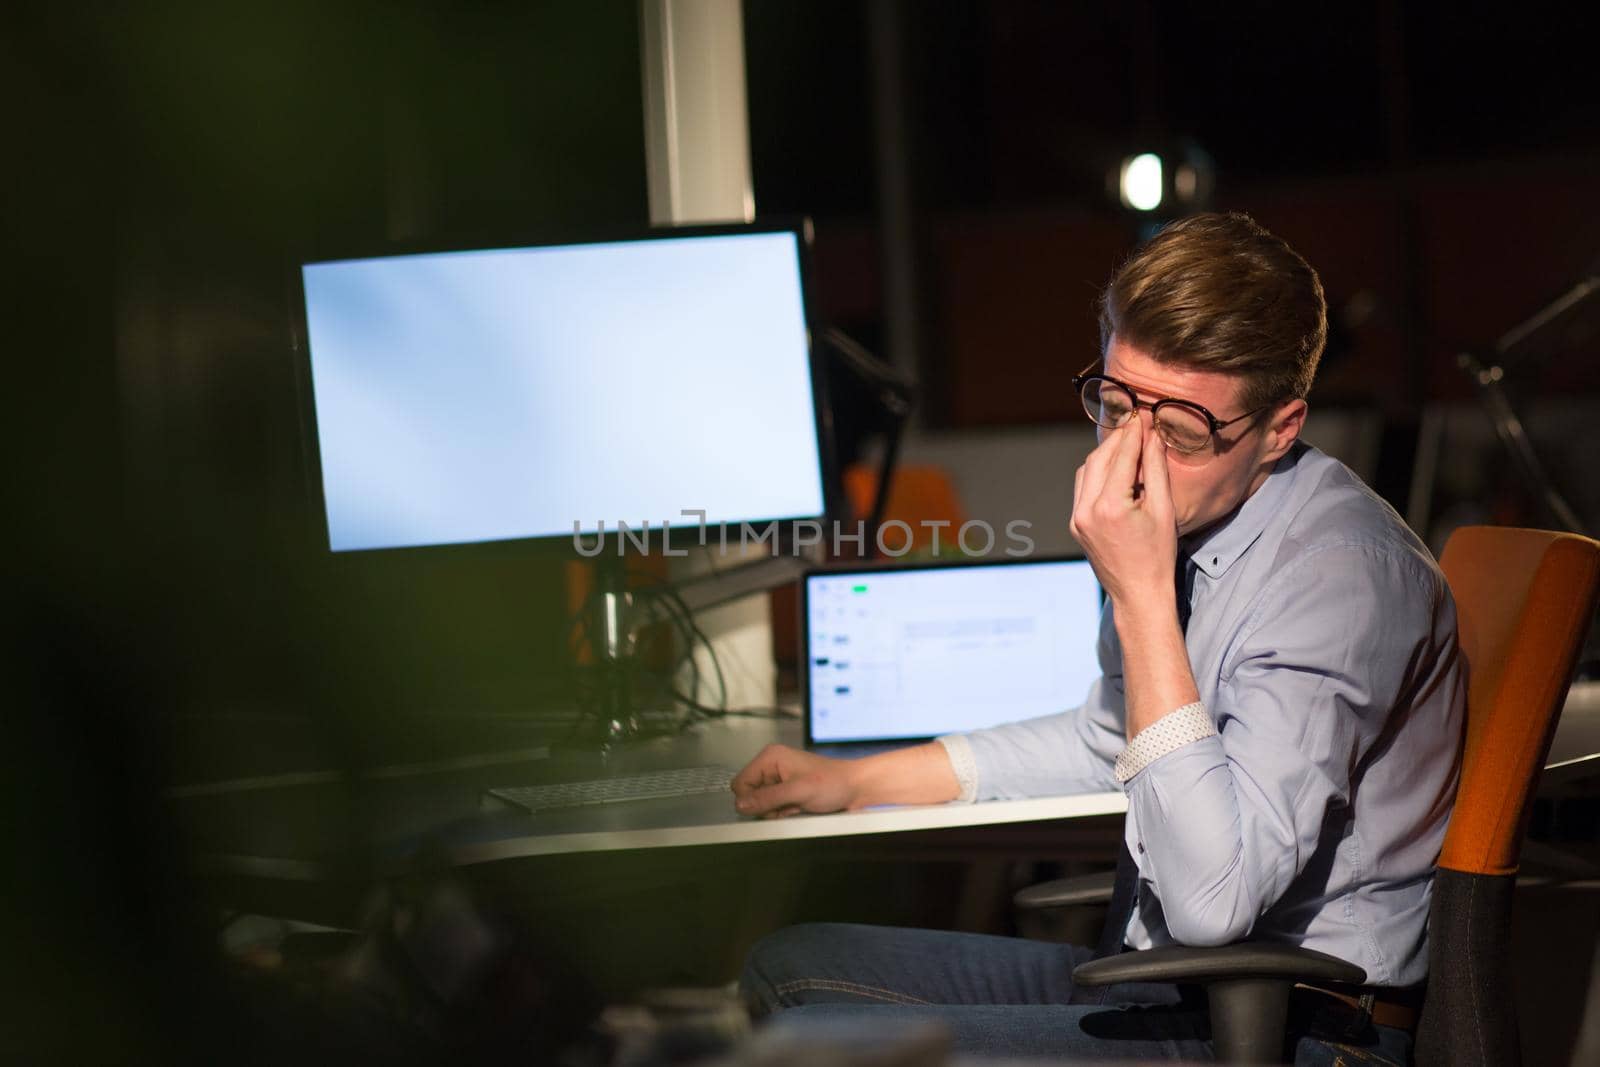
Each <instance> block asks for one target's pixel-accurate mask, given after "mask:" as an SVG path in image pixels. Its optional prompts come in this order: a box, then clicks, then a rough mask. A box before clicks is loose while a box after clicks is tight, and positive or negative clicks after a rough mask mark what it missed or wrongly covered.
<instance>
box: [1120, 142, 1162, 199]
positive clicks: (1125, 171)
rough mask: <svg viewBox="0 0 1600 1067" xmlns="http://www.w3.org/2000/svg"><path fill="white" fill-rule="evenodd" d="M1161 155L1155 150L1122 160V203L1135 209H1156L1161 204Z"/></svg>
mask: <svg viewBox="0 0 1600 1067" xmlns="http://www.w3.org/2000/svg"><path fill="white" fill-rule="evenodd" d="M1163 184H1164V183H1163V182H1162V180H1161V157H1160V156H1158V155H1156V154H1155V153H1154V152H1144V153H1141V154H1139V155H1137V156H1129V157H1128V158H1127V159H1124V160H1123V161H1122V178H1121V181H1120V183H1119V188H1120V191H1121V193H1122V203H1123V205H1124V206H1125V207H1131V208H1133V209H1134V210H1135V211H1154V210H1155V209H1156V208H1158V207H1160V206H1161V193H1162V187H1163Z"/></svg>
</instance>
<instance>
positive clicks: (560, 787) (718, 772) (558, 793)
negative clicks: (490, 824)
mask: <svg viewBox="0 0 1600 1067" xmlns="http://www.w3.org/2000/svg"><path fill="white" fill-rule="evenodd" d="M732 780H733V772H732V771H730V770H728V768H726V767H684V768H681V769H679V770H673V771H652V772H650V773H647V774H631V775H624V776H622V777H618V778H595V779H592V780H589V781H583V782H557V783H556V784H554V785H522V786H508V787H506V788H503V789H490V790H489V791H488V792H489V795H490V796H495V797H499V798H500V799H501V800H504V801H507V802H509V803H511V804H515V805H516V806H517V807H519V808H526V809H528V810H529V811H545V810H548V809H550V808H582V807H591V806H593V805H596V804H617V803H621V802H622V801H625V800H653V799H656V798H659V797H682V796H692V795H694V794H696V793H723V792H727V790H728V783H729V782H731V781H732Z"/></svg>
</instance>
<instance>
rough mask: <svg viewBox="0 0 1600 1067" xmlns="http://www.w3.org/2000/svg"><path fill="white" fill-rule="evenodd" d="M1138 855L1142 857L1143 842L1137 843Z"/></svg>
mask: <svg viewBox="0 0 1600 1067" xmlns="http://www.w3.org/2000/svg"><path fill="white" fill-rule="evenodd" d="M1139 855H1141V856H1142V855H1144V842H1143V841H1140V842H1139Z"/></svg>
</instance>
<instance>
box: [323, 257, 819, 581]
mask: <svg viewBox="0 0 1600 1067" xmlns="http://www.w3.org/2000/svg"><path fill="white" fill-rule="evenodd" d="M805 238H806V229H805V228H804V227H803V226H790V227H781V228H771V227H765V228H764V227H740V228H722V229H715V230H706V231H696V232H689V233H680V232H668V233H659V234H653V235H651V236H649V237H645V238H639V239H630V240H607V241H589V242H582V243H571V244H560V245H540V246H530V247H519V248H484V249H475V250H465V251H449V252H430V253H420V254H406V255H385V256H376V257H368V258H359V259H331V260H321V261H317V262H308V263H304V264H303V265H302V266H301V269H300V281H301V285H302V290H303V293H304V305H303V311H304V320H303V327H304V331H303V334H301V336H300V337H299V341H300V342H301V346H302V348H303V350H304V352H305V355H306V357H307V362H306V366H307V367H308V370H309V376H308V380H309V385H310V399H311V408H312V411H313V416H314V417H313V419H312V427H311V428H312V430H313V433H312V435H311V437H310V439H311V441H312V442H313V453H314V459H315V462H314V464H313V468H314V470H313V474H314V477H315V479H316V480H317V481H318V483H319V484H320V488H321V492H320V494H319V495H320V499H321V503H322V506H323V515H324V517H325V520H326V536H327V544H328V547H329V548H331V549H332V550H333V551H334V552H357V551H363V550H374V549H401V548H415V547H420V546H441V545H460V544H472V543H482V542H493V541H505V540H510V539H523V538H546V539H555V538H567V539H573V538H574V537H575V534H578V533H583V534H589V533H593V532H596V531H599V530H600V529H601V528H602V526H603V528H604V529H605V530H606V531H607V540H608V541H610V540H611V539H612V537H613V534H614V531H616V529H617V527H618V523H619V522H623V523H627V524H628V526H629V527H631V528H633V529H635V530H637V529H638V528H639V527H640V526H641V525H642V524H643V523H644V522H646V521H648V522H649V524H650V526H651V528H652V529H656V530H659V529H660V527H661V524H662V522H663V521H670V522H672V523H673V525H674V526H675V527H679V528H681V527H682V526H684V525H685V524H693V523H694V522H695V521H696V520H694V519H690V518H686V517H685V515H684V513H685V512H686V511H694V512H704V514H705V522H706V523H707V524H708V525H710V526H717V525H728V524H739V523H747V522H748V523H752V524H756V523H767V522H771V521H782V520H794V519H801V518H815V517H819V516H822V515H824V514H826V513H827V500H826V491H825V485H826V482H827V478H826V473H825V470H824V455H825V452H824V449H823V447H822V435H823V426H824V421H823V417H822V414H821V412H820V410H819V407H818V404H817V396H818V394H819V383H818V381H817V377H818V373H819V368H818V363H817V360H816V358H815V357H814V354H813V352H812V346H811V331H810V323H809V321H808V318H807V307H806V299H805V296H806V258H807V257H806V251H807V250H806V239H805ZM612 551H614V549H613V550H612Z"/></svg>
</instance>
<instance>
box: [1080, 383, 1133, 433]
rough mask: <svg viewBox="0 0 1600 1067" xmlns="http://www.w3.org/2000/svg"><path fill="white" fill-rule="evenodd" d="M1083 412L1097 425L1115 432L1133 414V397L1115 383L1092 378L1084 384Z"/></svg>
mask: <svg viewBox="0 0 1600 1067" xmlns="http://www.w3.org/2000/svg"><path fill="white" fill-rule="evenodd" d="M1083 410H1085V411H1087V412H1088V413H1089V417H1090V418H1091V419H1093V420H1094V422H1095V425H1097V426H1104V427H1105V428H1106V429H1108V430H1114V429H1116V428H1117V427H1118V426H1121V425H1122V424H1123V423H1124V422H1127V421H1128V416H1130V415H1132V414H1133V397H1132V396H1130V395H1129V394H1128V391H1127V390H1126V389H1124V388H1122V386H1120V385H1117V384H1116V383H1115V382H1108V381H1106V380H1105V379H1103V378H1090V379H1089V380H1088V381H1086V382H1084V383H1083Z"/></svg>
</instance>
